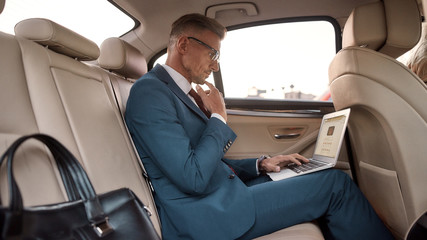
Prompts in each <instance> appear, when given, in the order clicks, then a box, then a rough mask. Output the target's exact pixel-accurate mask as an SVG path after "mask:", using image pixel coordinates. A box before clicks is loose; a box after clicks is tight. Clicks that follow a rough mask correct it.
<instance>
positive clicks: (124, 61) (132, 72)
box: [98, 37, 147, 79]
mask: <svg viewBox="0 0 427 240" xmlns="http://www.w3.org/2000/svg"><path fill="white" fill-rule="evenodd" d="M98 63H99V65H100V66H101V67H102V68H105V69H107V70H110V71H112V72H115V73H117V74H119V75H121V76H123V77H125V78H131V79H138V78H140V77H141V76H142V75H144V74H145V73H146V72H147V62H146V60H145V57H144V56H143V55H142V53H141V52H140V51H139V50H138V49H136V48H135V47H133V46H132V45H130V44H129V43H127V42H125V41H123V40H121V39H119V38H114V37H113V38H108V39H106V40H105V41H104V42H103V43H102V44H101V54H100V56H99V59H98Z"/></svg>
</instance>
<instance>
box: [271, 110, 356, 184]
mask: <svg viewBox="0 0 427 240" xmlns="http://www.w3.org/2000/svg"><path fill="white" fill-rule="evenodd" d="M349 117H350V109H344V110H341V111H337V112H333V113H329V114H326V115H324V116H323V119H322V124H321V125H320V129H319V134H318V136H317V141H316V146H315V148H314V154H313V157H312V158H309V160H310V162H309V163H303V164H302V165H301V166H299V165H297V164H295V163H292V164H289V165H288V166H287V167H285V168H283V169H282V170H281V171H280V172H278V173H268V175H269V176H270V178H271V179H272V180H273V181H278V180H282V179H286V178H290V177H296V176H300V175H304V174H308V173H312V172H317V171H320V170H324V169H328V168H332V167H334V166H335V164H336V163H337V161H338V156H339V153H340V150H341V145H342V143H343V139H344V133H345V130H346V128H347V122H348V118H349Z"/></svg>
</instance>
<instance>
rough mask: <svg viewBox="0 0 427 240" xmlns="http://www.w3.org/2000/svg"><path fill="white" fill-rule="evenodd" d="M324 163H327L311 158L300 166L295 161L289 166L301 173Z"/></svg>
mask: <svg viewBox="0 0 427 240" xmlns="http://www.w3.org/2000/svg"><path fill="white" fill-rule="evenodd" d="M324 165H326V163H322V162H317V161H313V160H310V162H308V163H302V164H301V165H300V166H298V165H296V164H295V163H291V164H289V165H288V166H287V167H288V168H289V169H291V170H292V171H294V172H296V173H301V172H306V171H309V170H312V169H315V168H318V167H321V166H324Z"/></svg>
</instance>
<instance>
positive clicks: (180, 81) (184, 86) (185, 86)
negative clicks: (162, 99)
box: [162, 64, 192, 94]
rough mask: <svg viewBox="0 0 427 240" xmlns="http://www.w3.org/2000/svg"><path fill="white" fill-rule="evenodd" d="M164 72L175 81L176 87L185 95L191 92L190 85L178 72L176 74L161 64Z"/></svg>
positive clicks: (173, 70)
mask: <svg viewBox="0 0 427 240" xmlns="http://www.w3.org/2000/svg"><path fill="white" fill-rule="evenodd" d="M162 66H163V67H164V68H165V70H166V71H167V72H168V73H169V75H170V76H171V78H172V79H173V80H174V81H175V83H176V85H178V87H179V88H180V89H181V90H182V91H183V92H184V93H185V94H188V93H189V92H190V90H191V88H192V87H191V84H190V83H189V82H188V80H187V79H186V78H185V77H184V76H182V75H181V74H180V73H179V72H177V71H176V70H175V69H173V68H171V67H170V66H168V65H166V64H163V65H162Z"/></svg>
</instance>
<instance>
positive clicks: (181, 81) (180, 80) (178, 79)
mask: <svg viewBox="0 0 427 240" xmlns="http://www.w3.org/2000/svg"><path fill="white" fill-rule="evenodd" d="M162 67H163V68H164V69H165V70H166V71H167V72H168V73H169V75H170V76H171V78H172V79H173V80H174V81H175V83H176V85H178V87H179V88H180V89H181V90H182V91H183V92H184V93H185V94H187V96H188V97H189V98H190V99H191V101H193V102H194V104H196V106H197V107H199V106H198V105H197V103H196V101H195V100H194V98H193V97H192V96H191V95H190V94H189V93H190V90H191V88H192V87H191V84H190V82H189V81H188V80H187V79H186V78H185V77H184V76H182V75H181V74H180V73H179V72H177V71H175V69H173V68H171V67H169V66H168V65H166V64H163V65H162ZM211 117H216V118H218V119H219V120H221V121H222V122H223V123H225V124H227V123H226V122H225V119H224V118H223V117H222V116H221V115H220V114H218V113H211Z"/></svg>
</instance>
